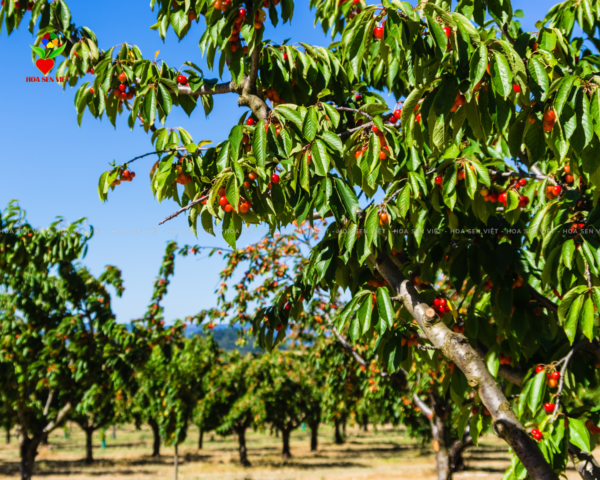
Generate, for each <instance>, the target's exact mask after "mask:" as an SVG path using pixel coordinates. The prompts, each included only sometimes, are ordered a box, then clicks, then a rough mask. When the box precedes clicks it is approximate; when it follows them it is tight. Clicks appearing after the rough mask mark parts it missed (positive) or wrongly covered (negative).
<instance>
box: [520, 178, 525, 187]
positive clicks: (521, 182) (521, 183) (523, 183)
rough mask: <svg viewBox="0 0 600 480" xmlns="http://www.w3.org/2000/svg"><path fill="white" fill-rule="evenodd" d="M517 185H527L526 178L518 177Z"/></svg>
mask: <svg viewBox="0 0 600 480" xmlns="http://www.w3.org/2000/svg"><path fill="white" fill-rule="evenodd" d="M519 185H520V186H521V187H524V186H525V185H527V179H526V178H520V179H519Z"/></svg>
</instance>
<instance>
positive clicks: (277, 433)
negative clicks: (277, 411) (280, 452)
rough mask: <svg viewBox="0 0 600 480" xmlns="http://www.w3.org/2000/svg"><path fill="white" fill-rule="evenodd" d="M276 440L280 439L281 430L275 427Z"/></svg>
mask: <svg viewBox="0 0 600 480" xmlns="http://www.w3.org/2000/svg"><path fill="white" fill-rule="evenodd" d="M275 438H279V429H278V428H277V427H275Z"/></svg>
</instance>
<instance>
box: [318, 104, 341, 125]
mask: <svg viewBox="0 0 600 480" xmlns="http://www.w3.org/2000/svg"><path fill="white" fill-rule="evenodd" d="M322 105H323V108H324V109H325V111H326V112H327V116H328V117H329V119H330V120H331V123H332V124H333V128H337V127H338V125H339V124H340V113H339V112H338V111H337V110H336V109H335V108H333V106H331V105H329V104H328V103H323V104H322Z"/></svg>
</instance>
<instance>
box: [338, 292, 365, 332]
mask: <svg viewBox="0 0 600 480" xmlns="http://www.w3.org/2000/svg"><path fill="white" fill-rule="evenodd" d="M361 296H362V295H361V294H360V293H359V294H356V295H355V296H354V298H353V299H352V300H350V302H349V303H348V305H346V306H345V307H344V310H342V313H340V315H339V316H338V318H337V319H336V320H335V323H336V327H337V329H338V330H340V331H341V330H342V329H343V328H344V326H345V325H346V322H347V321H348V319H349V318H350V317H351V316H352V314H353V313H354V309H355V308H356V304H357V303H358V301H359V300H360V298H361Z"/></svg>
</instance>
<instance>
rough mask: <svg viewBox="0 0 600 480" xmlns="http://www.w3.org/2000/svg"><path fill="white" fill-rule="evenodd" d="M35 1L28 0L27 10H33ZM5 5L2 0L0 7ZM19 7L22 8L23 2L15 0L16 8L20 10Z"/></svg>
mask: <svg viewBox="0 0 600 480" xmlns="http://www.w3.org/2000/svg"><path fill="white" fill-rule="evenodd" d="M33 5H34V3H33V2H27V11H28V12H31V10H33ZM3 6H4V0H2V1H1V2H0V7H3ZM19 8H21V3H20V2H15V10H18V9H19Z"/></svg>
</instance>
